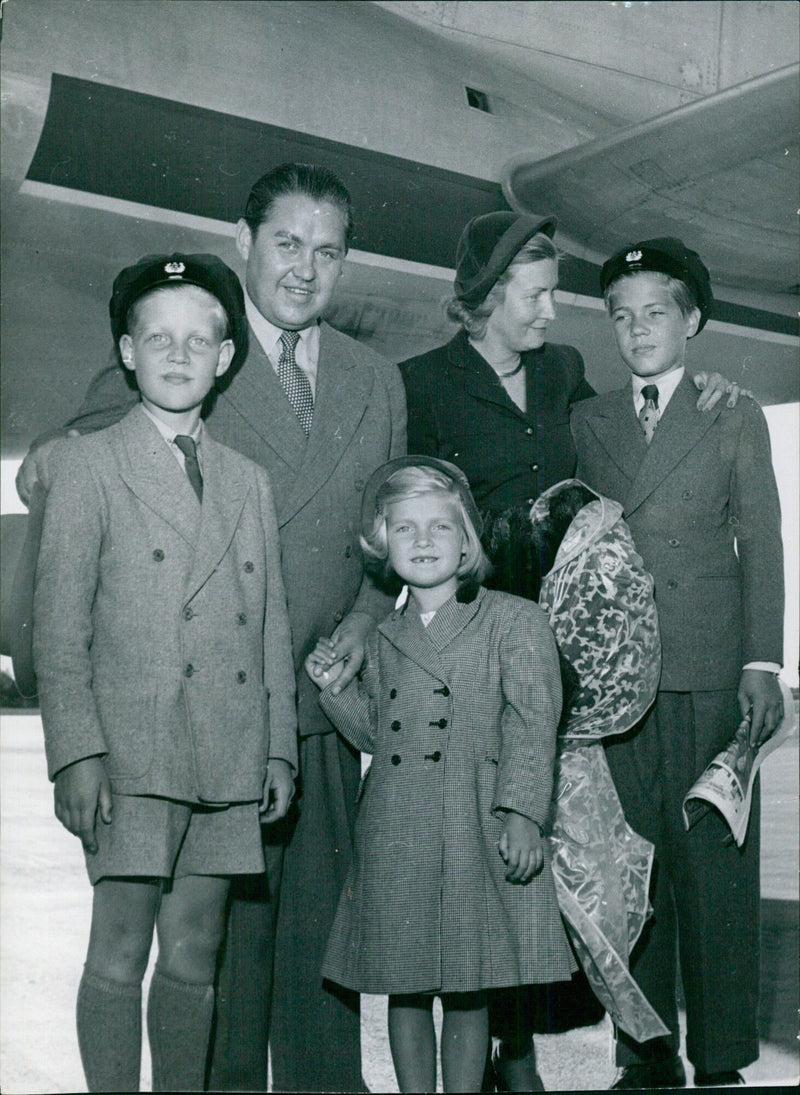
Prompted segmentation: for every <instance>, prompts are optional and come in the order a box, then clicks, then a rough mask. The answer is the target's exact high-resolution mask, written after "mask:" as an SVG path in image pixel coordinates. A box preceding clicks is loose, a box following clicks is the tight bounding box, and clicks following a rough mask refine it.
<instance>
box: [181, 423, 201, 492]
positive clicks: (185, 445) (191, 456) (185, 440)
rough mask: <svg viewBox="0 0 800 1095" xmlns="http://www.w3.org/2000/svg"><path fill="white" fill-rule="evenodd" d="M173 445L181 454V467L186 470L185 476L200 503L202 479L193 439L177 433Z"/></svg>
mask: <svg viewBox="0 0 800 1095" xmlns="http://www.w3.org/2000/svg"><path fill="white" fill-rule="evenodd" d="M175 444H176V445H177V446H178V448H179V449H180V450H181V452H182V453H183V465H184V467H185V468H186V475H187V476H188V478H189V482H190V483H191V484H192V487H193V488H194V493H195V494H196V495H197V497H198V500H199V501H200V502H202V501H203V477H202V475H201V474H200V465H199V464H198V462H197V446H196V445H195V443H194V438H193V437H189V435H188V434H186V433H179V434H176V435H175Z"/></svg>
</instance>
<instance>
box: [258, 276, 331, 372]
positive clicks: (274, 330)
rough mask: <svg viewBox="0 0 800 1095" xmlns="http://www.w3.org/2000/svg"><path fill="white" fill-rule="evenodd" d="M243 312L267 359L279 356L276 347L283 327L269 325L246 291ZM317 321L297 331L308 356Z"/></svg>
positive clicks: (278, 349) (314, 336)
mask: <svg viewBox="0 0 800 1095" xmlns="http://www.w3.org/2000/svg"><path fill="white" fill-rule="evenodd" d="M244 310H245V314H246V315H247V322H248V323H249V324H250V326H251V327H252V328H253V332H254V334H255V336H256V338H257V339H258V341H259V342H260V343H261V349H262V350H263V351H264V353H265V354H266V355H267V357H273V356H275V355H276V354H277V356H280V352H281V348H280V346H279V345H278V344H279V343H280V340H281V335H282V334H283V327H276V326H275V324H274V323H270V321H269V320H268V319H265V318H264V317H263V316H262V314H261V312H259V310H258V308H257V307H256V306H255V304H254V303H253V301H252V300H251V298H250V295H249V294H248V292H247V290H245V294H244ZM318 331H319V320H315V322H314V323H312V324H311V326H310V327H304V328H303V330H302V331H298V332H297V334H298V335H299V336H300V341H301V342H302V343H303V345H304V346H305V347H306V348H307V349H308V351H309V356H311V354H310V351H311V348H312V346H313V345H314V340H315V339H316V338H317V337H318V335H317V332H318Z"/></svg>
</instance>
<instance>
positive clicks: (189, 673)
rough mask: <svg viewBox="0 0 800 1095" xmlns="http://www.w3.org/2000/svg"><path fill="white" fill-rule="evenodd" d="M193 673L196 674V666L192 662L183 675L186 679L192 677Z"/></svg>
mask: <svg viewBox="0 0 800 1095" xmlns="http://www.w3.org/2000/svg"><path fill="white" fill-rule="evenodd" d="M193 673H194V666H193V665H192V664H191V662H190V663H189V665H187V666H186V668H185V669H184V671H183V675H184V677H191V675H192V674H193Z"/></svg>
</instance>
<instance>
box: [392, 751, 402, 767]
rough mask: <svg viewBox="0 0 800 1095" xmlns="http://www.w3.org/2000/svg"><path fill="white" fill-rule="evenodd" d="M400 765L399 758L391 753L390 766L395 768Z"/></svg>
mask: <svg viewBox="0 0 800 1095" xmlns="http://www.w3.org/2000/svg"><path fill="white" fill-rule="evenodd" d="M399 763H400V756H399V755H398V754H397V753H392V764H393V765H394V766H395V767H397V765H398V764H399Z"/></svg>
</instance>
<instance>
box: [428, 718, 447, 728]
mask: <svg viewBox="0 0 800 1095" xmlns="http://www.w3.org/2000/svg"><path fill="white" fill-rule="evenodd" d="M428 726H438V727H439V729H440V730H444V728H445V726H447V719H436V721H435V722H429V723H428Z"/></svg>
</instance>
